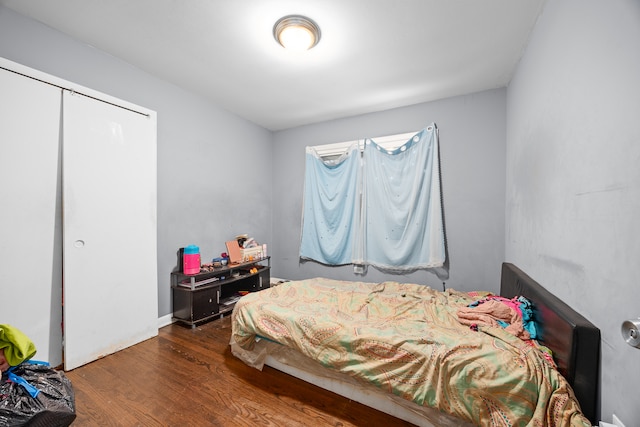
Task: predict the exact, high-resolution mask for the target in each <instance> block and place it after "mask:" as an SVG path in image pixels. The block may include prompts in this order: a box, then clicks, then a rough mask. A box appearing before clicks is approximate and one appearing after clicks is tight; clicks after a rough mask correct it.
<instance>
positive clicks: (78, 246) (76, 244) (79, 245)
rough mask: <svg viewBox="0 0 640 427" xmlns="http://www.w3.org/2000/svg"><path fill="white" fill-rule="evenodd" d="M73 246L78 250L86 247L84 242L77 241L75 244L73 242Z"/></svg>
mask: <svg viewBox="0 0 640 427" xmlns="http://www.w3.org/2000/svg"><path fill="white" fill-rule="evenodd" d="M73 246H75V247H76V248H82V247H83V246H84V240H76V241H75V242H73Z"/></svg>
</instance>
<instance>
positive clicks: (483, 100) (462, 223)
mask: <svg viewBox="0 0 640 427" xmlns="http://www.w3.org/2000/svg"><path fill="white" fill-rule="evenodd" d="M505 106H506V90H505V89H497V90H491V91H486V92H480V93H475V94H471V95H466V96H459V97H455V98H449V99H445V100H441V101H436V102H430V103H424V104H418V105H414V106H409V107H404V108H398V109H393V110H388V111H383V112H379V113H372V114H366V115H362V116H357V117H351V118H345V119H340V120H333V121H329V122H324V123H319V124H315V125H309V126H302V127H298V128H293V129H289V130H285V131H280V132H277V133H275V135H274V147H273V148H274V156H273V186H274V194H273V245H272V247H273V250H271V255H272V256H273V258H272V265H273V274H274V275H275V276H277V277H282V278H288V279H301V278H307V277H314V276H325V277H331V278H335V279H344V280H363V281H368V282H375V281H380V280H396V281H401V282H415V283H423V284H428V285H430V286H432V287H434V288H436V289H442V281H440V280H438V278H437V277H436V276H435V274H433V273H427V272H425V271H420V272H416V273H413V274H409V275H388V274H387V275H385V274H382V273H381V272H379V271H378V270H376V269H374V268H370V269H369V270H368V272H367V274H366V276H364V277H362V276H357V275H355V274H354V273H353V268H352V267H351V266H342V267H328V266H324V265H321V264H318V263H315V262H305V263H302V264H301V263H299V259H298V251H299V244H300V224H301V212H302V199H303V178H304V155H305V146H308V145H318V144H326V143H332V142H342V141H350V140H355V139H358V138H363V137H375V136H384V135H390V134H397V133H404V132H410V131H417V130H420V129H422V128H424V127H425V126H427V125H428V124H429V123H431V122H434V123H436V125H437V126H438V129H439V130H440V156H441V168H442V186H443V194H444V211H445V223H446V229H447V238H448V248H449V257H450V278H449V280H447V282H446V286H447V288H455V289H460V290H465V289H466V290H471V289H487V290H493V291H497V290H498V285H499V277H500V264H501V262H502V261H503V259H504V203H505V199H504V197H505V129H506V123H505V120H506V112H505Z"/></svg>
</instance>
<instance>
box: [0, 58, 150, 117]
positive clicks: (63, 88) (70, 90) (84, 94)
mask: <svg viewBox="0 0 640 427" xmlns="http://www.w3.org/2000/svg"><path fill="white" fill-rule="evenodd" d="M0 69H2V70H6V71H9V72H11V73H13V74H17V75H19V76H23V77H27V78H29V79H31V80H35V81H37V82H40V83H44V84H47V85H49V86H53V87H57V88H58V89H62V90H66V91H69V92H71V93H72V94H76V93H77V94H79V95H82V96H86V97H87V98H91V99H94V100H96V101H100V102H104V103H105V104H109V105H113V106H114V107H118V108H122V109H123V110H127V111H131V112H132V113H137V114H140V115H142V116H145V117H149V114H147V113H143V112H140V111H137V110H134V109H132V108H128V107H124V106H122V105H118V104H115V103H113V102H109V101H105V100H104V99H100V98H97V97H95V96H91V95H87V94H86V93H83V92H79V91H77V90H75V89H69V88H67V87H64V86H60V85H58V84H55V83H51V82H48V81H46V80H42V79H39V78H37V77H33V76H30V75H28V74H24V73H20V72H18V71H15V70H12V69H10V68H6V67H3V66H1V65H0Z"/></svg>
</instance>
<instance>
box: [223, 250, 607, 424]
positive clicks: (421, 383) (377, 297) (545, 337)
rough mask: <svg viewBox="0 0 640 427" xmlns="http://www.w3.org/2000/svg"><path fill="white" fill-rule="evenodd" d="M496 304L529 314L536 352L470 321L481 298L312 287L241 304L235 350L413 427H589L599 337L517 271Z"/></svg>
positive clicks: (259, 295) (485, 298) (317, 282)
mask: <svg viewBox="0 0 640 427" xmlns="http://www.w3.org/2000/svg"><path fill="white" fill-rule="evenodd" d="M500 295H501V297H503V298H502V299H503V300H505V301H507V300H509V301H515V300H516V298H520V297H524V298H520V299H518V301H526V302H527V304H530V307H531V308H532V312H533V314H534V316H533V317H534V319H533V320H534V321H535V322H534V323H533V324H529V323H527V322H525V326H526V325H529V326H532V325H533V332H532V333H533V334H535V333H537V334H538V335H539V336H538V339H537V340H531V339H522V338H523V336H521V335H522V333H523V332H522V331H523V330H527V331H528V330H529V329H527V328H524V329H523V328H520V329H518V332H516V333H514V329H513V328H511V326H512V325H508V326H507V327H506V328H505V324H503V323H500V324H498V325H495V324H492V323H491V322H485V321H484V320H483V317H482V316H480V315H479V314H478V313H480V312H481V311H478V312H476V311H473V309H474V307H482V309H483V310H488V307H490V306H491V307H492V304H494V303H495V301H494V299H497V298H496V297H495V296H492V295H490V294H489V293H487V292H481V291H479V292H471V293H465V292H457V291H455V290H451V289H449V290H446V291H444V292H440V291H435V290H433V289H430V288H429V287H427V286H421V285H413V284H400V283H396V282H384V283H378V284H370V283H363V282H346V281H335V280H329V279H320V278H316V279H309V280H304V281H296V282H287V283H283V284H281V285H278V286H276V287H273V288H270V289H266V290H264V291H261V292H256V293H252V294H248V295H246V296H244V297H242V298H241V299H240V300H239V301H238V303H237V304H236V306H235V308H234V311H233V315H232V328H233V330H232V336H231V343H230V344H231V349H232V352H233V354H234V355H235V356H236V357H239V358H240V359H242V360H243V361H244V362H245V363H247V364H248V365H250V366H254V367H256V368H258V369H262V367H263V366H264V365H265V364H266V365H269V366H271V367H274V368H275V369H279V370H281V371H283V372H286V373H288V374H291V375H293V376H296V377H298V378H301V379H303V380H306V381H309V382H311V383H313V384H316V385H318V386H320V387H323V388H326V389H328V390H331V391H334V392H336V393H338V394H341V395H343V396H345V397H348V398H350V399H352V400H356V401H358V402H361V403H364V404H366V405H369V406H372V407H375V408H376V409H379V410H381V411H383V412H386V413H389V414H391V415H394V416H396V417H398V418H401V419H404V420H406V421H408V422H411V423H413V424H416V425H421V426H461V427H462V426H470V425H575V426H590V425H592V423H595V419H596V418H597V415H598V414H597V392H598V378H599V371H598V369H599V354H600V331H599V330H598V329H597V328H596V327H595V326H594V325H592V324H591V323H590V322H589V321H587V320H586V319H585V318H584V317H582V316H581V315H580V314H579V313H577V312H576V311H574V310H573V309H571V308H570V307H569V306H568V305H566V304H565V303H563V302H562V301H561V300H559V299H558V298H557V297H555V296H554V295H552V294H551V293H549V292H548V291H547V290H546V289H544V288H543V287H542V286H541V285H540V284H538V283H537V282H536V281H534V280H533V279H532V278H531V277H529V276H528V275H527V274H525V273H524V272H523V271H522V270H520V269H519V268H518V267H516V266H515V265H513V264H509V263H504V264H503V265H502V275H501V286H500ZM490 300H491V301H490ZM507 302H508V301H507ZM482 303H486V304H482ZM465 313H467V314H468V313H471V314H472V315H476V314H478V316H479V317H478V320H477V321H472V322H471V323H469V319H467V318H463V317H464V316H463V315H464V314H465ZM515 324H517V321H514V322H513V325H515ZM509 328H511V329H509ZM525 335H526V334H525ZM524 338H526V337H524ZM547 350H550V351H551V353H552V354H553V356H552V357H551V356H550V353H549V352H548V351H547Z"/></svg>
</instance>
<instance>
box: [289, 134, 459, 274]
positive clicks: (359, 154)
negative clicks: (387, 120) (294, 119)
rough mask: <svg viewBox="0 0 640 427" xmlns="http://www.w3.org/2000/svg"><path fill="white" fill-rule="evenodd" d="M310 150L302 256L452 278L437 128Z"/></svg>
mask: <svg viewBox="0 0 640 427" xmlns="http://www.w3.org/2000/svg"><path fill="white" fill-rule="evenodd" d="M306 151H307V152H306V170H305V190H304V206H303V221H302V238H301V245H300V258H301V259H307V260H314V261H317V262H320V263H323V264H326V265H345V264H354V265H356V266H357V267H358V268H360V269H363V267H365V268H366V266H369V265H371V266H374V267H376V268H378V269H380V270H383V271H389V272H397V273H403V272H410V271H415V270H419V269H427V270H432V271H434V272H435V273H436V274H438V276H439V277H441V278H442V277H443V276H445V277H446V276H448V274H446V267H445V258H446V248H445V230H444V221H443V216H442V198H441V185H440V161H439V148H438V130H437V128H436V126H435V124H431V125H430V126H427V127H426V128H425V129H423V130H421V131H419V132H416V133H409V134H402V135H396V136H391V137H385V138H376V139H369V138H367V139H365V140H363V141H352V142H350V143H340V144H329V145H326V146H316V147H307V150H306Z"/></svg>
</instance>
